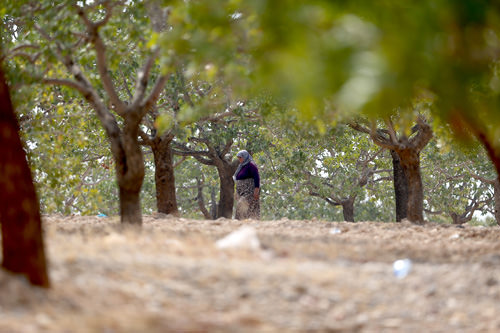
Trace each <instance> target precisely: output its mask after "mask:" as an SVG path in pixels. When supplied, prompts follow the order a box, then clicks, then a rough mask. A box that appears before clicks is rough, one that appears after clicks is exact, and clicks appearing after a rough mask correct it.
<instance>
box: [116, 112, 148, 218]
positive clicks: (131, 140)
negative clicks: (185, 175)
mask: <svg viewBox="0 0 500 333" xmlns="http://www.w3.org/2000/svg"><path fill="white" fill-rule="evenodd" d="M126 121H127V120H126ZM133 129H134V126H133V125H132V124H131V125H130V127H129V126H127V125H125V128H124V130H123V134H122V136H121V147H122V150H121V155H120V156H113V157H114V159H115V164H116V177H117V180H118V188H119V195H120V216H121V222H122V223H125V224H136V225H142V210H141V198H140V192H141V187H142V182H143V181H144V158H143V155H142V150H141V146H140V145H139V142H138V141H137V131H134V130H133Z"/></svg>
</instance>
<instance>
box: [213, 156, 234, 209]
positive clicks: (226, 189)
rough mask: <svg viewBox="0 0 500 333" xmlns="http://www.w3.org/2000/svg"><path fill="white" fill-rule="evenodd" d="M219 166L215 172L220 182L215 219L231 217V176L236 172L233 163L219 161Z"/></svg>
mask: <svg viewBox="0 0 500 333" xmlns="http://www.w3.org/2000/svg"><path fill="white" fill-rule="evenodd" d="M220 162H221V163H220V166H219V165H217V171H218V172H219V180H220V198H219V205H218V207H217V218H219V217H225V218H228V219H230V218H232V217H233V206H234V180H233V174H234V172H235V171H236V168H235V167H234V163H231V162H227V161H225V160H221V161H220Z"/></svg>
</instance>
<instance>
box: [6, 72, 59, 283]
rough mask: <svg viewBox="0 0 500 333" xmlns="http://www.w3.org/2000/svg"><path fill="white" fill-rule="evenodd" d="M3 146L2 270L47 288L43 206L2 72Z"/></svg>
mask: <svg viewBox="0 0 500 333" xmlns="http://www.w3.org/2000/svg"><path fill="white" fill-rule="evenodd" d="M0 143H1V144H0V188H1V191H0V223H1V228H2V258H3V261H2V266H3V267H4V268H5V269H6V270H9V271H11V272H14V273H18V274H22V275H25V276H26V277H27V278H28V280H29V281H30V283H31V284H33V285H37V286H41V287H46V288H48V287H49V285H50V282H49V277H48V274H47V263H46V257H45V250H44V244H43V231H42V223H41V217H40V206H39V203H38V199H37V196H36V192H35V188H34V185H33V179H32V176H31V170H30V168H29V166H28V163H27V161H26V155H25V152H24V149H23V146H22V143H21V140H20V138H19V125H18V123H17V119H16V116H15V114H14V109H13V106H12V103H11V100H10V95H9V91H8V87H7V83H6V82H5V78H4V74H3V71H1V70H0Z"/></svg>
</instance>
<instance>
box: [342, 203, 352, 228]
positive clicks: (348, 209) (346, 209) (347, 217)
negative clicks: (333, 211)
mask: <svg viewBox="0 0 500 333" xmlns="http://www.w3.org/2000/svg"><path fill="white" fill-rule="evenodd" d="M342 214H343V215H344V221H346V222H354V198H349V199H347V200H344V201H342Z"/></svg>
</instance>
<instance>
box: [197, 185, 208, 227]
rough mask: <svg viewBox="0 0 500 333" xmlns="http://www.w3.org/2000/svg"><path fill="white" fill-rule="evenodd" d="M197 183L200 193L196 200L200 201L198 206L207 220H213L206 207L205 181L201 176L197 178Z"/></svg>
mask: <svg viewBox="0 0 500 333" xmlns="http://www.w3.org/2000/svg"><path fill="white" fill-rule="evenodd" d="M196 185H197V187H198V195H197V196H196V201H197V202H198V207H199V208H200V210H201V213H202V214H203V216H204V217H205V219H206V220H211V216H210V213H209V212H208V210H207V208H206V207H205V199H204V198H203V183H202V181H201V180H200V179H199V178H196Z"/></svg>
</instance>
